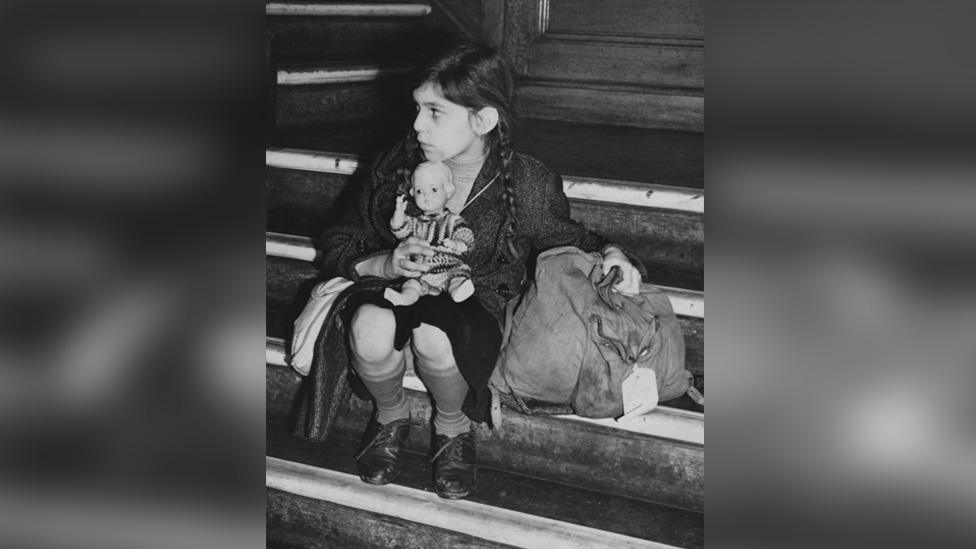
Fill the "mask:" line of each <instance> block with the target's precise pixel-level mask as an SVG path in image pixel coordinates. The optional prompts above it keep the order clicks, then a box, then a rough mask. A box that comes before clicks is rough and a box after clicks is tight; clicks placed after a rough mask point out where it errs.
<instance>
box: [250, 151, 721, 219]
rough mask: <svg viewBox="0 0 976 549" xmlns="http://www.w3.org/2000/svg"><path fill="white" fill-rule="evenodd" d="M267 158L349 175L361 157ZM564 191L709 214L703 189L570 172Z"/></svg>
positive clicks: (306, 154) (293, 154)
mask: <svg viewBox="0 0 976 549" xmlns="http://www.w3.org/2000/svg"><path fill="white" fill-rule="evenodd" d="M265 161H266V163H267V165H268V166H274V167H276V168H289V169H294V170H305V171H313V172H325V173H337V174H347V175H348V174H351V173H353V172H355V171H356V168H357V167H358V165H359V158H358V157H357V156H355V155H350V154H340V153H330V152H322V151H313V150H307V149H268V150H267V151H266V152H265ZM563 192H565V193H566V197H567V198H571V199H573V200H592V201H596V202H607V203H611V204H624V205H628V206H638V207H641V208H657V209H664V210H677V211H683V212H690V213H698V214H704V213H705V191H704V190H703V189H687V188H684V187H672V186H668V185H651V184H638V183H631V182H628V181H616V180H612V179H598V178H594V177H579V176H574V175H567V176H565V177H563Z"/></svg>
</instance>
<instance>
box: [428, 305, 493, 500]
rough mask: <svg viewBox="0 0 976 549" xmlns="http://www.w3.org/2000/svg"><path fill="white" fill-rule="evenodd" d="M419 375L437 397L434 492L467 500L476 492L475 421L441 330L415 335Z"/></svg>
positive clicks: (442, 495)
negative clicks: (465, 408)
mask: <svg viewBox="0 0 976 549" xmlns="http://www.w3.org/2000/svg"><path fill="white" fill-rule="evenodd" d="M413 350H414V355H415V357H416V359H417V360H416V366H417V371H418V373H419V374H420V377H421V378H422V379H423V380H424V383H426V384H427V388H428V389H430V392H431V394H432V395H433V396H434V404H435V409H436V410H437V414H436V415H435V416H434V433H435V435H436V436H435V437H434V444H435V446H434V447H433V448H431V451H432V452H433V453H434V491H435V492H437V495H439V496H440V497H442V498H448V499H458V498H464V497H467V496H468V495H469V494H471V492H472V491H473V490H474V489H475V483H476V476H477V464H476V463H475V462H476V459H477V455H476V454H477V450H476V443H475V436H474V431H472V430H471V420H469V419H468V417H467V416H465V415H464V412H463V411H462V410H461V406H462V404H463V403H464V397H465V396H467V394H468V384H467V382H466V381H465V380H464V377H463V376H461V372H460V370H458V367H457V364H456V362H455V361H454V352H453V350H452V349H451V342H450V340H449V339H448V338H447V335H445V334H444V332H443V331H441V330H440V329H438V328H434V327H433V326H429V325H427V324H421V325H420V327H418V328H416V329H415V330H414V331H413Z"/></svg>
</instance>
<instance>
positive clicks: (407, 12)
mask: <svg viewBox="0 0 976 549" xmlns="http://www.w3.org/2000/svg"><path fill="white" fill-rule="evenodd" d="M430 12H431V7H430V4H420V3H415V4H362V3H328V4H308V3H298V2H269V3H267V4H265V8H264V13H265V15H286V16H315V17H423V16H426V15H430Z"/></svg>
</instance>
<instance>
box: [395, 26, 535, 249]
mask: <svg viewBox="0 0 976 549" xmlns="http://www.w3.org/2000/svg"><path fill="white" fill-rule="evenodd" d="M425 83H431V84H435V85H436V87H437V88H438V89H439V91H440V93H441V94H442V95H443V96H444V98H445V99H447V100H448V101H450V102H452V103H455V104H458V105H461V106H462V107H466V108H468V109H470V110H471V111H472V112H476V111H478V110H480V109H483V108H485V107H493V108H494V109H495V110H496V111H498V124H496V126H495V128H494V129H493V130H491V131H490V132H488V133H487V134H485V144H486V145H487V149H488V151H489V152H491V151H498V153H499V154H500V156H501V159H502V184H503V186H504V187H503V188H504V194H503V197H504V201H505V240H506V244H507V245H508V249H509V251H510V252H511V253H512V255H513V257H514V256H515V255H517V252H516V250H515V242H514V240H515V229H516V227H515V190H514V188H513V185H514V183H513V182H512V178H511V162H512V155H513V150H512V130H513V126H514V123H515V115H514V112H513V110H512V100H513V96H514V91H515V82H514V77H513V75H512V70H511V68H510V67H509V65H508V62H507V61H506V60H505V58H504V57H503V56H502V54H501V52H499V51H498V50H497V49H495V48H492V47H488V46H484V45H480V44H474V43H462V44H459V45H457V46H455V47H453V48H451V49H450V50H448V51H446V52H445V53H443V54H442V55H440V56H438V57H436V58H435V59H434V60H433V61H431V62H430V63H428V64H426V65H425V66H424V67H423V68H422V69H421V70H420V71H418V73H417V74H416V78H415V80H414V82H413V84H414V88H417V87H420V86H421V85H423V84H425ZM409 143H410V146H411V147H412V148H413V154H414V155H416V162H419V161H420V151H419V147H418V146H417V141H416V134H414V133H412V132H411V139H410V140H409Z"/></svg>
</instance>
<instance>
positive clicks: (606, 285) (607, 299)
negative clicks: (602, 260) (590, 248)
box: [590, 265, 624, 310]
mask: <svg viewBox="0 0 976 549" xmlns="http://www.w3.org/2000/svg"><path fill="white" fill-rule="evenodd" d="M601 272H603V266H602V265H594V266H593V270H591V271H590V282H592V283H593V287H594V288H596V293H597V295H598V296H600V299H601V300H603V302H604V303H606V304H607V306H608V307H610V308H611V309H614V310H620V309H621V308H623V303H621V299H623V298H622V297H621V296H620V295H619V294H617V293H614V291H613V287H614V286H616V285H617V284H619V283H620V281H622V280H623V279H624V274H623V271H621V270H620V267H618V266H617V265H614V266H613V267H612V268H611V269H610V272H608V273H607V274H606V275H604V276H603V278H600V276H599V273H601Z"/></svg>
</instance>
